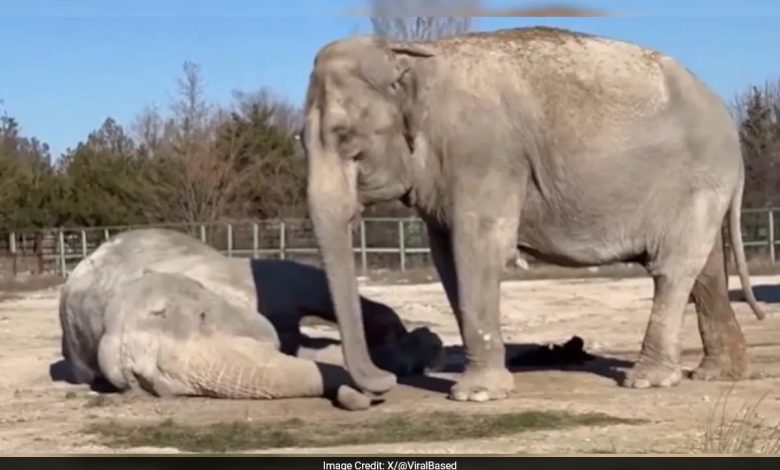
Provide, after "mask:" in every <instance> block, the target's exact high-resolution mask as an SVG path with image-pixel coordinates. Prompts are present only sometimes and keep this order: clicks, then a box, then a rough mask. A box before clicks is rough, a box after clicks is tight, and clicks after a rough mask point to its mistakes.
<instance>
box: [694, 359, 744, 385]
mask: <svg viewBox="0 0 780 470" xmlns="http://www.w3.org/2000/svg"><path fill="white" fill-rule="evenodd" d="M749 375H750V370H749V367H748V364H747V360H746V359H745V356H744V355H742V356H741V357H740V358H739V359H738V360H734V359H732V358H729V357H728V356H726V355H712V356H704V358H703V359H702V360H701V364H699V367H697V368H696V369H695V370H693V371H692V372H691V375H690V379H691V380H701V381H719V380H722V381H737V380H744V379H747V378H748V377H749Z"/></svg>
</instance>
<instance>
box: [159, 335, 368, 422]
mask: <svg viewBox="0 0 780 470" xmlns="http://www.w3.org/2000/svg"><path fill="white" fill-rule="evenodd" d="M171 353H172V354H166V356H167V357H164V358H163V357H161V358H160V359H161V360H160V364H159V366H160V369H162V370H164V371H165V372H166V373H174V374H176V375H178V380H180V381H183V382H186V383H187V384H188V386H189V388H190V389H191V390H192V391H193V393H194V394H196V395H205V396H211V397H215V398H232V399H275V398H296V397H301V398H303V397H322V396H326V397H328V396H329V397H331V398H333V399H335V400H336V401H337V402H338V403H339V404H340V405H342V406H343V407H344V408H346V409H349V410H361V409H366V408H368V407H369V406H370V401H369V398H368V397H366V396H365V395H363V394H361V393H360V392H358V391H357V390H355V389H353V388H351V387H350V385H349V376H348V374H347V373H346V371H344V370H343V369H341V368H338V367H335V366H325V365H320V364H317V363H315V362H313V361H309V360H305V359H300V358H297V357H293V356H288V355H285V354H282V353H281V352H279V351H278V350H277V349H275V348H274V347H273V346H272V345H270V344H265V343H260V342H258V341H256V340H254V339H252V338H245V337H223V336H219V335H218V336H213V337H208V338H201V339H197V340H191V341H188V342H187V344H186V346H185V347H183V348H178V349H177V350H175V351H171Z"/></svg>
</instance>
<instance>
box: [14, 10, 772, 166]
mask: <svg viewBox="0 0 780 470" xmlns="http://www.w3.org/2000/svg"><path fill="white" fill-rule="evenodd" d="M484 3H486V4H487V6H488V7H494V8H502V7H507V6H517V5H518V4H519V3H521V2H520V1H519V0H493V1H486V2H484ZM553 3H560V2H553ZM577 3H579V4H580V5H583V6H588V7H591V8H600V9H604V10H608V11H613V12H618V13H623V14H624V15H625V16H624V17H620V18H495V17H491V18H479V19H478V20H477V21H476V23H475V27H476V28H477V29H480V30H490V29H498V28H507V27H517V26H528V25H533V24H544V25H550V26H560V27H567V28H573V29H578V30H581V31H585V32H590V33H595V34H602V35H605V36H609V37H614V38H618V39H625V40H629V41H634V42H638V43H640V44H645V45H649V46H652V47H655V48H658V49H660V50H663V51H664V52H666V53H668V54H671V55H673V56H675V57H677V58H678V59H680V60H681V61H682V62H683V63H684V64H685V65H686V66H688V67H689V68H691V69H692V70H693V71H694V72H696V73H697V74H698V75H699V76H700V77H701V78H702V79H703V80H704V81H705V82H707V83H708V84H709V85H711V86H712V87H713V88H714V89H715V90H716V91H717V92H718V93H719V94H721V96H723V97H724V98H725V99H727V100H731V98H732V97H733V95H734V94H735V93H736V92H738V91H740V90H742V89H743V88H744V87H746V86H748V85H750V84H755V83H762V82H763V81H764V80H765V79H767V78H773V77H780V60H778V58H779V57H780V56H778V51H780V1H777V0H742V1H740V2H734V1H730V0H675V1H671V0H647V1H617V0H592V1H586V0H583V1H581V2H577ZM107 4H110V5H111V6H110V7H106V5H107ZM363 7H364V4H363V2H362V1H360V0H287V1H280V0H255V1H249V0H245V1H241V0H233V1H230V0H220V1H218V2H217V1H206V0H167V1H165V2H161V1H159V0H158V1H151V0H135V1H134V2H123V4H120V3H119V2H106V1H98V0H80V1H64V0H0V44H3V46H4V47H3V53H2V55H0V100H3V102H4V103H3V104H2V105H0V109H4V110H5V111H7V112H8V113H9V114H10V115H12V116H14V117H16V118H17V119H18V120H19V121H20V123H21V125H22V127H23V131H24V132H25V133H26V134H27V135H34V136H37V137H38V138H39V139H41V140H43V141H44V142H47V143H49V144H50V145H51V147H52V151H53V154H54V155H55V156H57V155H58V154H59V153H60V152H63V151H65V149H66V148H68V147H74V146H75V145H76V144H77V143H78V142H79V141H80V140H81V139H83V138H85V137H86V135H87V134H88V133H89V132H90V131H91V130H93V129H95V128H96V127H98V126H99V125H100V124H101V123H102V122H103V120H104V119H105V118H106V117H108V116H111V117H113V118H115V119H117V120H118V121H119V122H120V123H122V124H127V123H129V122H130V121H131V120H132V119H133V117H134V116H135V115H136V114H137V113H138V112H139V111H140V110H141V109H142V108H143V107H144V105H147V104H157V105H158V106H160V108H161V109H163V110H167V105H168V103H169V100H170V98H171V96H172V94H173V93H174V92H175V80H176V78H177V77H178V76H179V73H180V71H181V65H182V63H183V62H184V61H185V60H191V61H195V62H197V63H199V64H201V66H202V67H203V73H204V76H205V79H206V92H207V97H208V98H209V99H210V100H215V101H221V102H224V103H227V102H228V101H229V100H230V97H231V92H232V91H233V90H236V89H238V90H243V91H252V90H256V89H258V88H260V87H262V86H268V87H270V88H272V89H274V90H275V91H276V92H278V93H280V94H282V95H284V96H286V97H287V98H289V99H290V100H292V101H294V102H296V103H299V102H300V101H301V100H302V97H303V95H304V93H305V88H306V82H307V79H308V74H309V70H310V67H311V62H312V59H313V57H314V55H315V54H316V52H317V50H318V49H319V48H320V47H321V46H322V45H324V44H325V43H327V42H329V41H332V40H334V39H337V38H340V37H344V36H347V35H350V34H352V33H355V32H362V33H367V32H369V30H370V28H369V22H368V20H367V18H361V17H357V16H348V15H345V14H344V13H345V12H347V11H356V10H358V9H360V8H363Z"/></svg>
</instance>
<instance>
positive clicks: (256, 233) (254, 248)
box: [252, 222, 260, 259]
mask: <svg viewBox="0 0 780 470" xmlns="http://www.w3.org/2000/svg"><path fill="white" fill-rule="evenodd" d="M259 238H260V234H259V230H258V227H257V222H253V223H252V257H253V258H255V259H256V258H257V255H258V248H259V245H260V240H259Z"/></svg>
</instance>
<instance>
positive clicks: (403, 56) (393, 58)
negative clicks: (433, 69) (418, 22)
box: [360, 38, 435, 89]
mask: <svg viewBox="0 0 780 470" xmlns="http://www.w3.org/2000/svg"><path fill="white" fill-rule="evenodd" d="M375 46H378V47H375V48H373V50H372V51H370V52H369V53H367V54H364V55H363V56H362V57H361V60H360V73H361V75H362V76H363V78H364V79H365V80H366V81H367V82H369V83H370V84H371V85H372V86H374V87H375V88H377V89H387V88H388V87H390V88H391V89H395V88H396V87H397V85H399V84H403V83H402V82H403V80H404V78H405V75H406V73H407V72H408V71H409V70H410V69H411V68H412V67H413V66H414V65H415V64H416V63H417V61H419V60H422V59H427V58H430V57H433V56H434V55H435V54H434V52H433V50H431V49H429V48H428V47H425V46H423V45H420V44H414V43H403V42H389V41H387V40H386V39H384V38H380V39H377V42H376V43H375Z"/></svg>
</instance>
